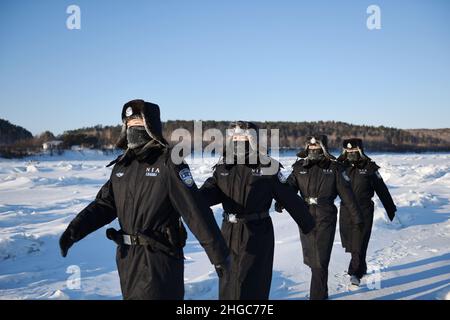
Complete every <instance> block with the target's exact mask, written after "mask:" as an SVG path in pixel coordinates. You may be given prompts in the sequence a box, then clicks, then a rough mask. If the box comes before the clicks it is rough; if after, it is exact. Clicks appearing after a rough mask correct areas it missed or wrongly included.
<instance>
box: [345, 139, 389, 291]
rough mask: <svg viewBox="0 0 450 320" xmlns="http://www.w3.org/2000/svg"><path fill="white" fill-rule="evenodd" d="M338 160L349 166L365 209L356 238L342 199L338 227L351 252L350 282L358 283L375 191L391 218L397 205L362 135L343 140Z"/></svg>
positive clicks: (346, 246) (361, 271) (370, 222)
mask: <svg viewBox="0 0 450 320" xmlns="http://www.w3.org/2000/svg"><path fill="white" fill-rule="evenodd" d="M338 161H339V162H340V163H342V164H343V165H344V166H345V168H346V169H345V170H346V172H347V175H348V176H349V177H350V179H351V181H352V189H353V192H354V194H355V196H356V199H357V201H358V204H359V207H360V208H361V210H362V213H363V215H362V216H363V228H362V235H361V237H359V236H358V234H357V235H356V238H357V239H356V240H357V241H355V240H354V238H355V235H354V232H355V230H354V229H353V228H352V226H351V223H350V221H351V216H350V212H349V209H348V208H347V206H346V204H345V203H341V210H340V217H339V230H340V234H341V240H342V246H343V247H344V248H345V249H346V251H347V252H351V254H352V259H351V261H350V265H349V267H348V274H349V275H350V276H351V283H352V284H354V285H359V283H360V279H361V278H362V277H363V276H364V275H365V274H366V272H367V263H366V254H367V247H368V245H369V239H370V234H371V231H372V223H373V211H374V203H373V201H372V198H373V196H374V194H375V192H376V193H377V195H378V197H379V198H380V200H381V203H382V204H383V206H384V208H385V209H386V212H387V215H388V217H389V219H390V220H391V221H392V220H393V219H394V216H395V212H396V211H397V208H396V206H395V204H394V201H393V200H392V197H391V194H390V193H389V190H388V188H387V187H386V184H385V183H384V181H383V178H382V177H381V175H380V173H379V172H378V169H379V168H380V167H379V166H378V165H377V164H376V163H375V162H374V161H372V160H371V159H370V158H369V157H368V156H367V155H366V154H365V153H364V148H363V142H362V140H361V139H355V138H354V139H347V140H344V142H343V152H342V154H341V155H340V156H339V158H338ZM359 238H360V239H359ZM359 240H360V241H359Z"/></svg>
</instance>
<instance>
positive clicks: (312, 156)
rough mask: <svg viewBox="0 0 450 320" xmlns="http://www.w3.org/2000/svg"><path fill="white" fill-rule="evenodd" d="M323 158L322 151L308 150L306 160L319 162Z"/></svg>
mask: <svg viewBox="0 0 450 320" xmlns="http://www.w3.org/2000/svg"><path fill="white" fill-rule="evenodd" d="M323 158H324V155H323V150H322V148H320V149H308V160H310V161H320V160H322V159H323Z"/></svg>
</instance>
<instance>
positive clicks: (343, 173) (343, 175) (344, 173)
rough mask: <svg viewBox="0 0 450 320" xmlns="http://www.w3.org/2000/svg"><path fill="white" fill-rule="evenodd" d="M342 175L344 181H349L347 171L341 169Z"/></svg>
mask: <svg viewBox="0 0 450 320" xmlns="http://www.w3.org/2000/svg"><path fill="white" fill-rule="evenodd" d="M342 177H343V178H344V180H345V181H347V182H350V177H349V176H348V174H347V172H345V171H342Z"/></svg>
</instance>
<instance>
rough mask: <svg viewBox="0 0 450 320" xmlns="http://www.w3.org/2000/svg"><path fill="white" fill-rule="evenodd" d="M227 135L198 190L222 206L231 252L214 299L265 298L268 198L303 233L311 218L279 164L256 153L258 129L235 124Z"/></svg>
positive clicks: (269, 253) (270, 235) (269, 263)
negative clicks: (223, 147)
mask: <svg viewBox="0 0 450 320" xmlns="http://www.w3.org/2000/svg"><path fill="white" fill-rule="evenodd" d="M227 132H228V135H227V142H226V150H225V153H224V155H223V157H222V158H221V160H219V162H218V164H216V166H215V168H214V172H213V176H212V177H210V178H209V179H207V180H206V181H205V183H204V184H203V186H202V187H201V188H200V192H201V194H202V195H203V197H204V198H205V199H206V200H207V202H208V205H209V206H213V205H217V204H220V203H221V204H222V206H223V211H224V213H223V223H222V233H223V235H224V237H225V240H226V242H227V244H228V246H229V248H230V251H231V268H230V271H229V272H228V274H227V275H228V276H227V277H222V278H220V280H219V297H220V299H227V300H249V299H252V300H267V299H268V298H269V292H270V284H271V280H272V267H273V254H274V231H273V225H272V220H271V218H270V216H269V209H270V207H271V204H272V200H273V199H276V200H277V201H279V202H280V203H282V204H283V205H284V206H285V207H286V208H287V211H288V212H289V213H290V215H291V216H292V218H293V219H294V221H295V223H297V225H298V226H299V227H300V228H301V230H302V231H303V233H304V234H307V233H309V232H310V231H311V230H312V229H313V227H314V220H313V218H312V217H311V215H310V214H309V213H308V209H307V208H306V206H305V203H304V201H303V200H302V199H301V198H300V197H299V196H298V195H297V194H296V192H295V191H293V190H292V189H291V188H289V187H288V186H287V185H286V184H285V179H283V176H282V174H281V172H280V167H279V166H280V165H279V163H278V162H276V161H275V160H274V159H272V158H270V157H268V156H267V155H266V153H265V152H263V151H262V150H259V147H258V141H257V132H258V128H257V126H256V125H255V124H253V123H251V122H244V121H238V122H233V123H231V125H230V128H229V130H227ZM230 155H231V156H230Z"/></svg>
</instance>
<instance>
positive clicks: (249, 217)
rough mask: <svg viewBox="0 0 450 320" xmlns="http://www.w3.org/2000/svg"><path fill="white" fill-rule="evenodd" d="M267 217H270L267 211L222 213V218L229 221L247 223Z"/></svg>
mask: <svg viewBox="0 0 450 320" xmlns="http://www.w3.org/2000/svg"><path fill="white" fill-rule="evenodd" d="M268 217H270V214H269V211H264V212H258V213H250V214H234V213H228V212H224V213H223V219H224V220H225V221H227V222H229V223H239V222H240V223H247V222H250V221H255V220H262V219H266V218H268Z"/></svg>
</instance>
